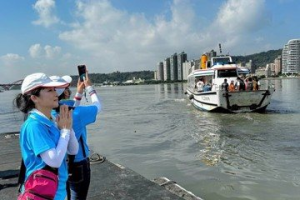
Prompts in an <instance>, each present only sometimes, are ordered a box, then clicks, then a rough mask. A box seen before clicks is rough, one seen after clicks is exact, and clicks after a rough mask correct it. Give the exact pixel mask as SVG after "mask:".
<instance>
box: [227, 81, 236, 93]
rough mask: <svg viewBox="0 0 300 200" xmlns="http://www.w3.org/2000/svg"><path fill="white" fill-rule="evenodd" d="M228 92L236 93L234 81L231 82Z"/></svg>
mask: <svg viewBox="0 0 300 200" xmlns="http://www.w3.org/2000/svg"><path fill="white" fill-rule="evenodd" d="M228 90H229V92H234V91H235V86H234V80H231V81H230V84H229V87H228Z"/></svg>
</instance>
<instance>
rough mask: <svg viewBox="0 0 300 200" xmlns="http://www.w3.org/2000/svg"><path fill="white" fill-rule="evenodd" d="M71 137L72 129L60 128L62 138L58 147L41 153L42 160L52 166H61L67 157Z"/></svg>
mask: <svg viewBox="0 0 300 200" xmlns="http://www.w3.org/2000/svg"><path fill="white" fill-rule="evenodd" d="M69 139H70V130H69V129H62V130H60V138H59V141H58V144H57V146H56V148H52V149H49V150H47V151H45V152H43V153H41V154H40V155H41V158H42V160H43V161H44V162H45V163H46V164H47V165H49V166H50V167H54V168H59V167H60V165H61V164H62V162H63V160H64V158H65V155H66V152H67V147H68V143H69Z"/></svg>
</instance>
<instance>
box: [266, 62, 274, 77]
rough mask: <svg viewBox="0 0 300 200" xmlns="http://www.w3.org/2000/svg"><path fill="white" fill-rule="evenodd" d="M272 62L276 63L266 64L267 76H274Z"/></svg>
mask: <svg viewBox="0 0 300 200" xmlns="http://www.w3.org/2000/svg"><path fill="white" fill-rule="evenodd" d="M271 64H273V65H274V63H269V64H267V65H266V69H265V76H266V77H270V76H272V71H271Z"/></svg>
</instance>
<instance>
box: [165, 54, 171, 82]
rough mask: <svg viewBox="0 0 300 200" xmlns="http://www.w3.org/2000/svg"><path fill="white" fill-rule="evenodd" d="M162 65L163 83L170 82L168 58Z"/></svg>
mask: <svg viewBox="0 0 300 200" xmlns="http://www.w3.org/2000/svg"><path fill="white" fill-rule="evenodd" d="M163 65H164V81H169V80H171V71H170V58H166V59H165V60H164V62H163Z"/></svg>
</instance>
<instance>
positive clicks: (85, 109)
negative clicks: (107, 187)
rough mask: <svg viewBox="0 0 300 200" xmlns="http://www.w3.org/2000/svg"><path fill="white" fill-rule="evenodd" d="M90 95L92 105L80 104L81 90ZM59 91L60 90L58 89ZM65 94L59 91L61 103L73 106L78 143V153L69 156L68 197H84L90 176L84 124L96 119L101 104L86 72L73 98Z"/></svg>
mask: <svg viewBox="0 0 300 200" xmlns="http://www.w3.org/2000/svg"><path fill="white" fill-rule="evenodd" d="M84 88H85V90H86V92H87V93H88V94H89V95H90V97H91V101H92V105H85V106H80V105H79V104H80V101H81V98H82V96H83V90H84ZM60 92H61V91H60ZM65 98H66V97H65V94H64V93H61V95H60V96H59V99H60V103H61V104H64V103H66V104H70V106H72V105H73V106H75V109H74V111H73V129H74V132H75V135H76V138H77V140H78V143H79V150H78V154H76V155H75V157H72V156H69V180H68V185H69V187H70V188H69V190H68V191H67V192H68V199H72V200H73V199H80V200H82V199H86V198H87V194H88V190H89V185H90V178H91V170H90V160H89V155H90V153H89V147H88V144H87V130H86V126H87V125H89V124H91V123H94V122H95V121H96V117H97V114H98V113H99V112H100V111H101V104H100V101H99V98H98V96H97V93H96V90H95V89H94V88H93V86H92V82H91V80H90V79H89V76H88V72H86V78H85V79H84V81H83V82H81V81H80V79H78V83H77V93H76V94H75V97H74V100H66V99H65Z"/></svg>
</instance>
